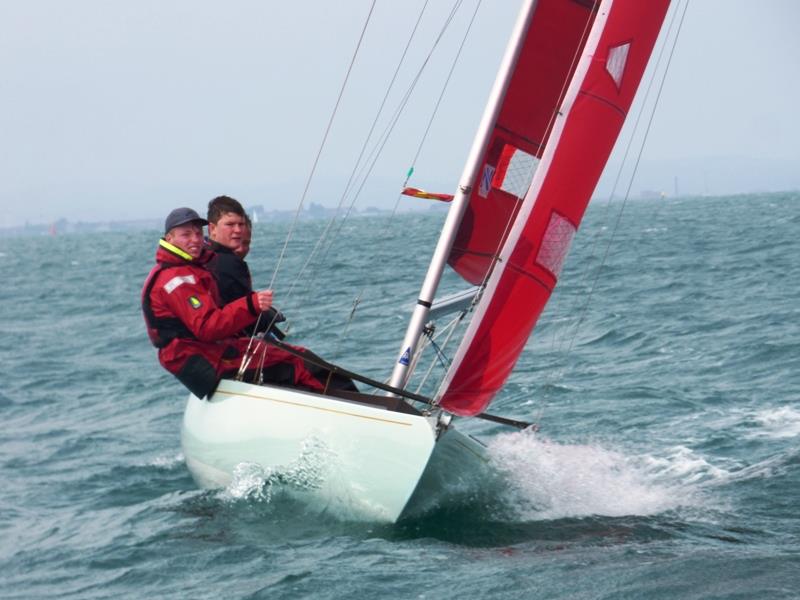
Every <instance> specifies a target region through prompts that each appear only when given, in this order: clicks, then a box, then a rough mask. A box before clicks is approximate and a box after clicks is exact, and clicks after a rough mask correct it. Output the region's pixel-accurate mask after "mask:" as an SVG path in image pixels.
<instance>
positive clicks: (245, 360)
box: [237, 0, 377, 379]
mask: <svg viewBox="0 0 800 600" xmlns="http://www.w3.org/2000/svg"><path fill="white" fill-rule="evenodd" d="M376 2H377V0H372V4H371V5H370V7H369V12H368V13H367V18H366V19H365V21H364V26H363V27H362V28H361V35H359V38H358V43H357V44H356V47H355V50H354V51H353V56H352V57H351V59H350V64H349V65H348V67H347V72H346V74H345V76H344V81H342V87H341V89H340V90H339V95H338V97H337V98H336V103H335V104H334V106H333V110H332V111H331V116H330V118H329V119H328V125H327V127H326V128H325V133H324V135H323V136H322V141H321V142H320V145H319V149H318V150H317V155H316V156H315V157H314V162H313V164H312V166H311V171H310V172H309V174H308V178H307V179H306V184H305V188H304V189H303V193H302V195H301V196H300V202H299V203H298V205H297V210H296V211H295V214H294V218H293V220H292V224H291V225H290V227H289V231H288V232H287V233H286V240H285V241H284V243H283V247H282V248H281V252H280V255H279V256H278V260H277V262H276V263H275V269H274V270H273V272H272V278H271V279H270V283H269V286H268V287H269V289H272V287H273V286H274V285H275V279H276V278H277V276H278V271H279V270H280V267H281V264H282V262H283V257H284V255H285V254H286V248H287V247H288V246H289V241H290V240H291V238H292V234H293V232H294V228H295V226H296V225H297V220H298V219H299V217H300V212H301V211H302V210H303V204H304V203H305V200H306V196H307V195H308V190H309V188H310V187H311V180H312V179H313V178H314V173H315V172H316V170H317V165H318V164H319V159H320V157H321V156H322V151H323V149H324V148H325V144H326V142H327V140H328V135H329V134H330V131H331V127H332V126H333V121H334V119H335V118H336V113H337V112H338V110H339V104H340V103H341V101H342V97H343V96H344V90H345V88H346V87H347V82H348V80H349V79H350V73H352V71H353V65H354V64H355V62H356V57H357V56H358V51H359V49H360V48H361V43H362V42H363V41H364V35H365V34H366V32H367V27H368V26H369V22H370V19H371V18H372V13H373V11H374V10H375V4H376ZM262 314H263V313H259V315H258V319H257V320H256V324H255V326H254V327H253V335H251V336H250V342H249V343H248V344H247V349H246V350H245V353H244V355H243V356H242V362H241V364H240V366H239V372H238V374H237V378H238V379H241V378H242V377H243V376H244V371H245V366H246V364H247V363H248V362H249V360H248V356H249V354H250V350H251V348H252V346H253V341H254V340H255V335H256V333H255V332H256V330H257V329H258V326H259V324H260V322H261V315H262ZM273 323H274V319H273ZM273 323H271V324H270V325H272V324H273ZM262 362H263V359H262Z"/></svg>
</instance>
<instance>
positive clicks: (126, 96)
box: [0, 0, 800, 227]
mask: <svg viewBox="0 0 800 600" xmlns="http://www.w3.org/2000/svg"><path fill="white" fill-rule="evenodd" d="M423 4H424V0H379V2H378V3H377V7H376V9H375V12H374V13H373V15H372V20H371V22H370V26H369V28H368V30H367V34H366V37H365V39H364V42H363V45H362V50H361V53H360V54H359V56H358V60H357V61H356V64H355V67H354V70H353V74H352V76H351V82H350V85H349V87H348V89H347V93H346V94H345V97H344V99H343V101H342V105H341V109H340V112H339V114H338V116H337V119H336V121H335V122H334V127H333V130H332V132H331V135H330V139H329V143H328V145H327V146H326V151H325V152H324V153H323V156H322V159H321V162H320V166H319V170H318V176H317V178H316V179H315V184H314V185H313V186H312V188H311V191H310V194H309V198H308V200H307V202H311V201H313V202H318V203H322V204H327V205H331V206H332V205H335V204H336V203H337V202H338V201H339V197H340V196H341V193H342V185H343V183H344V181H346V179H347V177H348V176H349V174H350V171H351V169H352V165H353V163H354V161H355V159H356V157H357V154H358V151H359V149H360V147H361V143H362V142H363V140H364V137H365V135H366V133H367V131H368V129H369V127H370V125H371V124H372V120H373V117H374V115H375V113H376V110H377V107H378V104H379V103H380V101H381V99H382V98H383V95H384V93H385V91H386V88H387V86H388V83H389V80H390V78H391V76H392V73H393V71H394V68H395V65H396V64H397V61H398V59H399V57H400V54H401V53H402V50H403V47H404V45H405V41H406V39H407V37H408V35H409V33H410V31H411V28H412V27H413V24H414V22H415V20H416V18H417V15H418V13H419V11H420V9H421V8H422V5H423ZM370 5H371V0H342V1H340V2H330V1H329V0H304V1H303V2H275V1H267V0H259V1H256V0H249V1H248V0H232V1H229V2H225V3H222V2H211V1H210V0H180V1H167V0H158V1H155V0H139V1H137V2H121V1H120V2H110V1H107V0H71V1H69V2H64V1H62V0H27V1H25V2H19V1H13V0H0V73H1V74H2V75H1V76H0V103H2V110H0V140H1V141H0V151H1V152H2V160H1V161H0V204H1V205H2V211H0V227H3V226H15V225H19V224H22V223H24V222H25V221H26V220H30V221H31V222H48V221H52V220H55V219H57V218H60V217H66V218H68V219H70V220H73V221H76V220H92V221H96V220H106V219H132V218H157V217H162V216H163V215H164V214H165V213H166V212H167V211H168V210H169V209H171V208H173V207H174V206H177V205H184V204H185V205H190V206H195V207H196V208H198V209H201V208H203V207H204V205H205V203H206V202H207V200H208V199H209V198H211V197H213V196H215V195H218V194H220V193H228V194H231V195H234V196H237V197H239V199H240V200H242V201H243V203H244V204H245V205H252V204H264V205H265V206H266V207H268V208H286V209H288V208H293V207H294V206H296V204H297V202H298V200H299V198H300V196H301V193H302V190H303V186H304V183H305V180H306V177H307V176H308V174H309V172H310V169H311V165H312V163H313V160H314V157H315V155H316V152H317V149H318V147H319V144H320V141H321V139H322V135H323V133H324V131H325V126H326V123H327V121H328V118H329V116H330V112H331V109H332V108H333V105H334V102H335V100H336V96H337V94H338V91H339V87H340V85H341V82H342V80H343V77H344V74H345V71H346V69H347V66H348V64H349V61H350V58H351V55H352V53H353V50H354V48H355V45H356V42H357V40H358V36H359V33H360V31H361V28H362V26H363V23H364V20H365V18H366V16H367V12H368V10H369V7H370ZM430 5H431V6H429V7H428V9H427V11H426V13H425V18H424V20H423V23H422V28H421V30H420V32H419V34H418V39H417V44H416V46H415V48H414V50H412V52H411V54H410V56H409V58H408V61H407V66H406V68H404V69H403V70H402V71H401V73H400V76H399V79H398V82H399V83H398V84H397V86H396V90H395V93H394V94H393V95H392V96H391V97H390V100H389V104H388V105H389V106H390V107H391V109H392V110H393V109H394V108H395V107H396V106H397V103H398V100H399V97H400V95H401V94H402V92H404V91H405V90H406V89H407V88H408V83H409V81H410V80H411V78H412V76H413V73H414V72H415V70H416V68H417V66H418V65H419V64H420V63H421V61H422V60H423V58H424V54H425V53H426V52H427V50H428V48H430V46H431V45H432V43H433V39H434V37H435V35H436V32H437V31H438V30H439V28H440V27H441V25H442V23H443V21H444V19H445V17H446V15H447V13H448V12H449V10H450V7H451V6H452V5H453V0H430ZM673 5H677V2H676V1H675V0H673ZM680 6H682V3H681V4H680ZM474 7H475V0H464V2H463V4H462V7H461V9H460V11H459V13H458V14H457V15H456V17H455V19H454V20H453V23H452V25H451V27H450V29H448V31H447V32H446V34H445V36H444V38H443V39H442V42H441V44H440V45H439V47H438V48H437V51H436V53H434V55H433V57H432V59H431V62H430V64H429V67H428V68H427V70H426V72H425V75H424V77H423V79H422V80H421V81H420V83H419V85H418V86H417V90H416V94H415V96H414V97H413V99H412V101H411V102H410V103H409V106H408V109H407V111H406V113H404V115H403V117H402V118H401V120H400V122H399V125H398V128H397V130H396V131H395V132H394V133H393V135H392V138H391V139H390V146H387V151H386V153H385V155H384V156H382V158H381V160H379V161H378V162H377V163H376V166H375V171H374V173H375V175H376V180H375V183H372V184H370V185H368V186H367V187H365V189H364V192H363V195H362V201H361V202H360V204H362V205H370V204H371V205H391V204H392V203H393V202H394V199H395V197H396V196H395V193H396V190H397V188H399V186H400V185H402V182H403V177H404V175H405V171H406V169H407V168H408V167H409V166H410V162H411V160H412V158H413V156H414V153H415V151H416V148H417V145H418V143H419V141H420V138H421V136H422V132H423V131H424V129H425V126H426V123H427V119H428V116H429V115H430V112H431V110H432V107H433V104H434V102H435V101H436V98H437V97H438V95H439V91H440V89H441V85H442V83H443V80H444V77H445V75H446V72H447V70H448V69H449V67H450V64H451V62H452V60H453V55H454V52H455V49H456V47H457V45H458V44H459V43H460V41H461V38H462V36H463V32H464V30H465V27H466V23H467V22H468V20H469V18H470V16H471V14H472V11H473V9H474ZM518 8H519V0H492V1H491V2H490V1H488V0H484V2H483V5H482V6H481V8H480V10H479V11H478V16H477V20H476V24H475V27H474V30H473V34H472V35H471V36H470V37H469V39H468V41H467V45H466V47H465V50H464V52H463V55H462V57H461V60H460V61H459V63H458V65H457V68H456V70H455V73H454V76H453V79H452V82H451V84H450V86H449V88H448V92H447V95H446V96H445V99H444V103H443V105H442V108H441V110H440V113H439V115H438V117H437V119H436V121H435V122H434V126H433V127H432V129H431V133H430V136H429V138H428V142H427V143H426V145H425V147H424V148H423V151H422V154H421V155H420V158H419V160H418V162H417V171H416V175H415V179H414V180H412V182H411V183H412V184H414V185H417V186H418V187H434V188H437V190H436V191H443V192H450V191H452V187H453V186H454V185H455V182H456V180H457V178H458V175H459V174H460V171H461V168H462V166H463V161H464V159H465V157H466V154H467V151H468V148H469V144H470V142H471V139H472V136H473V135H474V131H475V128H476V126H477V122H478V119H479V117H480V114H481V111H482V109H483V104H484V102H485V100H486V96H487V93H488V89H489V87H490V85H491V83H492V81H493V79H494V74H495V69H496V67H497V64H498V62H499V59H500V56H501V54H502V52H503V49H504V47H505V43H506V39H507V36H508V34H509V32H510V29H511V27H512V24H513V21H514V19H515V17H516V13H517V10H518ZM674 8H675V6H673V9H674ZM798 23H800V2H798V1H796V0H763V1H762V2H752V1H750V0H691V1H690V4H689V8H688V11H687V13H686V19H685V22H684V25H683V29H682V31H681V35H680V39H679V42H678V46H677V49H676V51H675V55H674V59H673V63H672V65H671V67H670V72H669V74H668V77H667V80H666V84H665V87H664V92H663V95H662V98H661V102H660V104H659V107H658V110H657V112H656V117H655V120H654V125H653V129H652V131H651V133H650V137H649V139H648V142H647V145H646V147H645V151H644V155H643V163H642V168H641V172H640V178H639V179H640V180H637V183H636V184H635V186H634V187H635V189H660V190H662V191H666V192H668V193H672V192H673V191H674V188H675V186H676V184H677V186H678V188H679V191H680V192H681V193H699V192H708V193H731V192H737V191H741V192H749V191H753V190H779V189H790V188H793V189H798V188H800V150H799V149H798V139H800V119H798V116H797V115H798V109H797V106H798V102H799V99H800V78H799V77H798V72H799V71H800V41H798V39H799V38H798V36H797V34H796V27H797V24H798ZM383 123H385V121H381V125H379V129H382V127H383ZM613 164H614V163H613V161H612V166H613ZM442 187H445V188H448V189H439V188H442ZM601 188H602V186H601Z"/></svg>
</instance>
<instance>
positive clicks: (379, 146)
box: [287, 0, 463, 302]
mask: <svg viewBox="0 0 800 600" xmlns="http://www.w3.org/2000/svg"><path fill="white" fill-rule="evenodd" d="M462 2H463V0H456V1H455V3H454V5H453V7H452V8H451V9H450V13H449V14H448V16H447V18H446V20H445V22H444V24H443V25H442V27H441V29H440V31H439V34H438V35H437V37H436V39H435V40H434V43H433V45H432V47H431V49H430V50H429V51H428V54H427V56H426V57H425V59H424V61H423V63H422V65H421V66H420V67H419V68H418V70H417V73H416V75H415V77H414V78H413V80H412V82H411V84H410V86H409V87H408V89H407V90H406V91H405V92H404V94H403V96H402V99H401V101H400V102H399V104H398V106H397V108H396V109H395V111H394V113H393V115H392V116H391V117H390V119H389V122H388V124H387V126H386V127H385V128H384V131H383V132H382V133H381V135H380V136H379V138H378V141H377V142H376V143H375V145H374V146H373V148H372V150H371V151H370V152H369V153H368V154H367V158H366V159H365V160H364V161H363V163H362V164H361V165H360V170H359V162H361V158H362V157H363V148H366V146H367V145H368V142H369V138H370V137H371V136H372V133H373V130H374V125H375V124H376V123H377V121H378V120H379V117H380V113H381V112H382V108H383V104H384V103H385V100H386V98H387V97H388V95H389V92H390V90H391V85H393V83H394V80H395V78H393V79H392V84H390V86H389V88H388V89H387V91H386V94H385V96H384V102H383V103H382V105H381V109H380V110H379V111H378V114H377V115H376V117H375V121H374V124H373V128H372V129H371V130H370V134H369V135H368V136H367V139H365V141H364V145H363V148H362V152H361V154H360V155H359V159H358V160H357V161H356V163H355V165H354V168H353V171H354V172H355V171H357V170H358V175H357V177H355V178H354V177H353V175H352V174H351V176H350V179H349V180H348V184H347V186H346V188H345V191H344V193H343V195H342V198H341V200H340V203H339V207H338V208H337V210H336V213H335V214H334V216H333V217H332V218H331V219H330V221H329V223H328V226H327V227H326V228H325V229H324V230H323V232H322V234H321V235H320V238H319V239H318V241H317V243H316V244H315V247H314V249H313V251H312V254H311V255H310V256H309V258H308V259H307V260H306V261H305V264H304V265H303V266H302V268H301V269H300V271H298V273H297V275H296V276H295V277H294V279H293V281H292V283H291V285H290V287H289V292H288V294H287V296H288V295H291V293H292V292H293V291H294V289H295V287H296V285H297V283H298V281H300V279H301V278H302V276H303V273H305V271H306V269H307V268H308V267H309V265H310V264H311V260H312V259H313V258H314V257H315V256H319V255H320V254H321V256H320V258H319V261H318V264H317V265H316V266H315V267H314V270H313V271H312V272H311V273H309V275H308V277H307V281H308V282H309V283H308V284H307V285H308V286H310V285H311V282H313V281H314V280H315V277H314V275H315V273H316V272H317V271H318V270H319V269H321V268H322V265H323V264H324V263H325V260H326V259H327V255H328V252H329V251H330V249H331V247H332V245H333V241H335V240H336V239H337V238H338V236H339V234H340V233H341V229H342V227H343V225H344V222H345V221H346V220H347V218H348V217H349V215H350V212H351V210H352V208H353V205H354V203H355V198H354V199H353V201H352V202H351V203H350V206H349V207H348V209H347V211H346V213H345V216H344V217H343V218H342V219H341V220H340V224H339V227H338V229H337V230H336V232H335V233H334V234H333V235H331V233H330V232H331V229H332V227H333V225H334V224H335V222H336V218H337V217H338V215H339V212H340V210H341V207H342V205H343V203H344V199H345V197H346V195H347V192H348V191H352V189H353V188H352V185H351V184H352V182H353V180H354V179H355V180H358V179H362V178H363V181H362V182H361V185H360V186H359V188H358V192H357V194H356V198H357V197H358V194H360V192H361V189H362V188H363V187H364V183H365V182H366V179H367V178H368V177H369V174H370V173H371V171H372V167H374V165H375V162H376V161H377V159H378V157H379V156H380V153H381V152H382V150H383V147H384V146H385V144H386V142H387V141H388V137H389V135H390V134H391V132H392V131H393V129H394V127H395V126H396V124H397V122H398V120H399V118H400V116H401V115H402V113H403V110H404V109H405V107H406V105H407V103H408V101H409V99H410V97H411V95H412V92H413V90H414V88H415V87H416V85H417V83H418V81H419V80H420V78H421V76H422V73H423V72H424V70H425V68H426V66H427V65H428V62H429V61H430V58H431V56H432V55H433V53H434V51H435V50H436V48H437V47H438V45H439V43H440V41H441V40H442V38H443V36H444V33H445V32H446V31H447V29H448V27H449V25H450V23H451V22H452V20H453V17H454V16H455V14H456V12H457V10H458V8H459V6H460V5H461V3H462ZM427 5H428V1H427V0H426V2H425V4H424V6H423V8H422V10H421V11H420V15H419V17H418V19H417V24H415V26H414V30H413V31H412V34H411V36H410V37H409V40H408V43H407V44H406V50H405V51H404V52H403V56H402V57H401V60H400V62H399V63H398V65H397V68H396V70H395V75H396V74H397V72H399V70H400V68H401V66H402V63H403V61H404V58H405V55H406V53H407V50H408V48H409V46H410V44H411V42H412V40H413V38H414V34H415V33H416V30H417V27H418V25H419V21H420V20H421V18H422V16H423V14H424V11H425V8H426V7H427ZM368 165H369V169H368V170H367V172H366V175H364V172H365V169H367V166H368ZM328 238H331V241H330V242H329V243H328V245H327V247H325V249H324V250H322V251H321V252H320V248H321V247H322V244H323V243H324V242H325V241H327V239H328ZM306 291H308V287H307V289H306ZM356 300H357V302H359V301H360V296H359V298H357V299H356Z"/></svg>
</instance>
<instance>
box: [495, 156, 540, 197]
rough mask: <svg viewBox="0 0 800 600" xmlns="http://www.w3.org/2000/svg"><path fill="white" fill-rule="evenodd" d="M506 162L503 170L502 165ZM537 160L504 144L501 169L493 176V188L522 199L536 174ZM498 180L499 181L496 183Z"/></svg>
mask: <svg viewBox="0 0 800 600" xmlns="http://www.w3.org/2000/svg"><path fill="white" fill-rule="evenodd" d="M505 161H507V166H506V168H505V169H503V168H502V163H503V162H505ZM538 164H539V159H538V158H536V157H535V156H534V155H533V154H528V153H527V152H525V151H524V150H520V149H519V148H516V147H515V146H512V145H511V144H506V146H505V148H504V149H503V154H502V158H501V167H500V168H498V173H496V174H495V181H493V182H492V183H493V184H494V187H497V188H500V189H501V190H503V191H504V192H507V193H509V194H512V195H513V196H516V197H517V198H524V197H525V194H526V193H527V192H528V188H529V187H530V185H531V181H532V180H533V174H534V173H535V172H536V166H537V165H538ZM498 176H499V177H498ZM498 179H500V181H498Z"/></svg>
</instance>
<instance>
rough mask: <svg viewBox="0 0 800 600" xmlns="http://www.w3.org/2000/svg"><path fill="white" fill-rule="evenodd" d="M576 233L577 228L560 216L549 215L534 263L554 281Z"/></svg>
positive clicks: (556, 214)
mask: <svg viewBox="0 0 800 600" xmlns="http://www.w3.org/2000/svg"><path fill="white" fill-rule="evenodd" d="M576 231H577V228H576V227H575V226H574V225H573V224H572V223H570V222H569V220H567V219H565V218H564V217H562V216H561V215H560V214H558V213H556V212H554V213H552V214H551V215H550V222H549V223H548V224H547V229H546V230H545V232H544V237H543V238H542V245H541V246H540V247H539V252H538V254H537V255H536V262H537V263H538V264H539V265H541V266H542V267H544V268H545V269H547V270H548V271H550V272H551V273H552V274H553V275H554V276H555V278H556V279H558V277H559V275H560V274H561V267H562V266H564V261H565V260H566V258H567V253H568V252H569V247H570V244H572V238H573V237H575V232H576Z"/></svg>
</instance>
